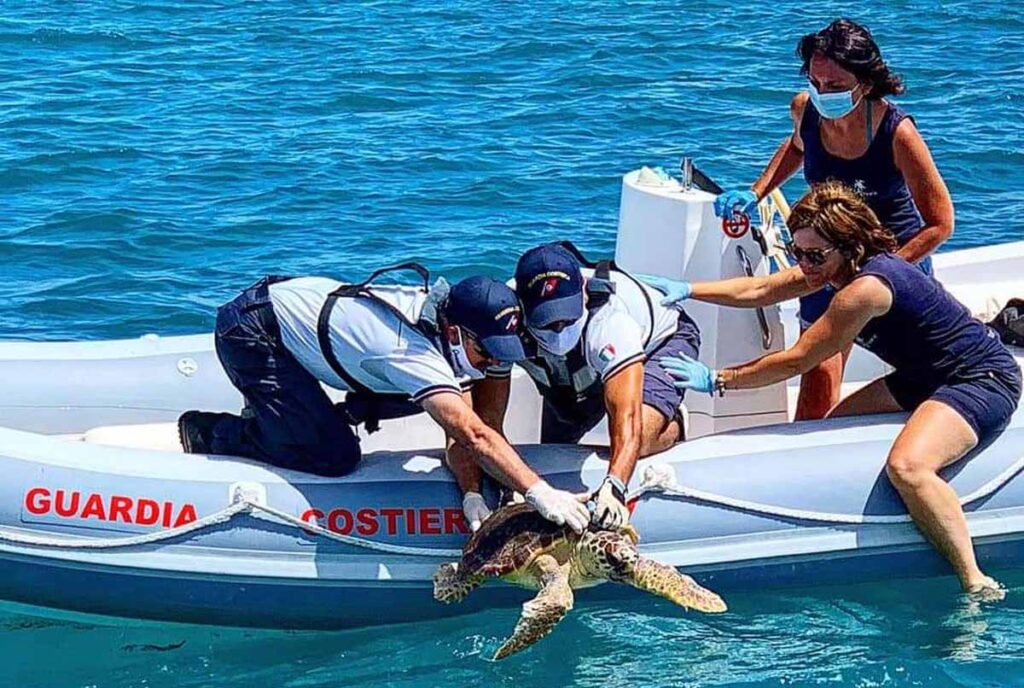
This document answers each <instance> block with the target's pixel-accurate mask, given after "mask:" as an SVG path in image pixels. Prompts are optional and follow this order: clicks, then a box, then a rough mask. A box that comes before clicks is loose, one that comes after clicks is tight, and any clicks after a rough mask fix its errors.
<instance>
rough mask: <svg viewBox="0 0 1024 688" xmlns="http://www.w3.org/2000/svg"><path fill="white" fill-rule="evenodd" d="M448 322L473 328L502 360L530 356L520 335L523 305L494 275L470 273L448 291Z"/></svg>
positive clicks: (482, 344)
mask: <svg viewBox="0 0 1024 688" xmlns="http://www.w3.org/2000/svg"><path fill="white" fill-rule="evenodd" d="M445 315H446V317H447V318H448V322H449V323H451V324H452V325H458V326H459V327H464V328H466V329H467V330H469V331H470V332H471V333H472V334H473V336H474V337H475V338H476V340H477V342H479V344H480V346H481V347H483V349H484V351H486V352H487V353H488V355H490V356H491V357H493V358H495V359H497V360H499V361H501V362H502V363H514V362H516V361H522V360H524V359H525V358H526V350H525V349H523V342H522V340H521V339H519V323H520V322H521V320H522V309H521V308H520V306H519V299H518V298H516V294H515V292H514V291H512V290H511V289H510V288H509V287H508V286H507V285H505V284H503V283H501V282H499V281H498V280H495V279H491V278H490V277H467V278H466V279H464V280H462V281H461V282H459V283H458V284H456V285H455V286H454V287H452V289H451V291H450V292H449V293H448V306H447V308H446V310H445Z"/></svg>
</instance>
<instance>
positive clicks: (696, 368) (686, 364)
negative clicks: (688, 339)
mask: <svg viewBox="0 0 1024 688" xmlns="http://www.w3.org/2000/svg"><path fill="white" fill-rule="evenodd" d="M659 363H660V365H661V367H662V368H664V369H665V372H666V373H668V374H669V375H670V376H671V377H672V379H673V380H674V382H673V383H672V384H674V385H675V386H676V387H677V388H679V389H692V390H695V391H697V392H707V393H708V394H711V393H713V392H714V391H715V371H713V370H712V369H711V368H708V367H707V366H706V365H704V364H703V363H701V362H700V361H698V360H697V359H696V358H690V357H689V356H687V355H686V354H679V355H678V356H676V357H670V358H664V359H662V360H661V361H659Z"/></svg>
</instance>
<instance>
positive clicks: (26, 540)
mask: <svg viewBox="0 0 1024 688" xmlns="http://www.w3.org/2000/svg"><path fill="white" fill-rule="evenodd" d="M240 514H245V515H250V516H254V517H257V518H262V519H264V520H268V521H279V522H283V523H285V524H287V525H290V526H294V527H295V528H299V529H301V530H304V531H306V532H309V533H312V534H314V535H318V536H320V537H325V538H328V539H330V540H335V541H336V542H341V543H344V544H346V545H351V546H352V547H360V548H363V549H368V550H372V551H375V552H385V553H387V554H404V555H411V556H422V557H454V558H456V559H458V558H459V557H460V556H462V550H461V549H444V548H432V547H410V546H407V545H395V544H391V543H388V542H377V541H375V540H367V539H365V538H360V537H355V536H352V535H344V534H342V533H336V532H334V531H332V530H328V529H327V528H324V527H323V526H321V525H320V524H318V523H310V522H309V521H304V520H302V519H301V518H299V517H298V516H294V515H292V514H289V513H286V512H284V511H281V510H279V509H275V508H274V507H272V506H269V505H267V504H262V503H260V502H258V501H253V500H250V499H246V498H237V497H236V498H235V500H234V501H233V502H232V503H231V504H229V505H228V506H227V507H225V508H223V509H221V510H220V511H217V512H215V513H212V514H209V515H207V516H203V517H202V518H199V519H196V520H195V521H192V522H190V523H186V524H183V525H180V526H177V527H175V528H168V529H167V530H158V531H155V532H152V533H142V534H139V535H129V536H117V537H109V538H93V537H90V538H84V537H74V536H71V537H68V536H64V535H40V534H38V533H27V532H24V531H21V530H12V529H9V528H2V527H0V542H4V543H11V544H15V545H28V546H31V547H50V548H59V549H76V550H85V549H92V550H103V549H121V548H126V547H138V546H141V545H151V544H155V543H158V542H164V541H166V540H172V539H174V538H179V537H182V536H184V535H190V534H192V533H197V532H199V531H202V530H206V529H208V528H212V527H214V526H218V525H222V524H224V523H227V522H228V521H230V520H231V519H233V518H235V517H236V516H238V515H240Z"/></svg>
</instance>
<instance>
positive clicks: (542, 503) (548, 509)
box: [423, 393, 590, 532]
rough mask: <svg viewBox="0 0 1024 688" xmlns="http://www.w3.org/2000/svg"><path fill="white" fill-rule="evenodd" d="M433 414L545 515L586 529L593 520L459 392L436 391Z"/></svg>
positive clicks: (430, 404) (427, 404)
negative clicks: (552, 485) (537, 471)
mask: <svg viewBox="0 0 1024 688" xmlns="http://www.w3.org/2000/svg"><path fill="white" fill-rule="evenodd" d="M423 408H424V410H426V412H427V413H429V414H430V417H431V418H433V419H434V420H435V421H437V423H438V425H440V426H441V427H442V428H444V430H445V432H447V433H448V435H449V436H450V437H451V438H452V439H454V440H455V442H457V443H459V444H462V445H464V446H465V447H466V448H468V449H469V450H470V451H471V452H472V454H473V456H474V457H475V458H476V460H477V461H479V462H480V464H481V466H482V467H483V469H484V470H485V471H487V472H488V473H489V474H491V475H492V476H494V478H495V479H497V480H498V481H499V482H501V483H502V484H505V485H508V486H510V487H512V488H514V489H516V490H518V491H520V492H524V493H526V498H527V501H529V502H530V504H532V505H533V506H534V508H536V509H537V511H539V512H540V513H541V515H542V516H544V517H545V518H547V519H548V520H550V521H553V522H555V523H558V524H559V525H561V524H563V523H564V524H566V525H568V526H570V527H571V528H572V529H573V530H575V531H576V532H582V531H583V529H584V528H586V526H587V524H588V523H589V522H590V513H589V512H588V511H587V509H586V507H585V506H584V505H583V504H581V503H580V502H579V501H578V500H577V499H576V498H575V496H574V495H572V494H570V493H569V492H565V491H564V490H556V489H554V488H553V487H551V486H550V485H548V484H547V483H546V482H545V481H544V480H542V479H541V478H540V476H538V475H537V474H536V473H534V471H533V470H532V469H531V468H530V467H529V466H527V465H526V463H525V462H524V461H523V460H522V458H520V456H519V454H517V453H516V450H515V449H513V448H512V446H511V445H509V443H508V442H507V441H506V440H505V438H504V437H502V436H501V435H500V434H498V433H497V432H495V431H494V429H493V428H489V427H488V426H487V424H486V423H484V422H483V421H482V420H481V419H480V417H479V416H478V415H476V413H474V412H473V409H471V408H470V407H469V405H468V404H467V403H466V402H465V401H464V400H463V399H462V396H461V395H459V394H455V393H441V394H435V395H434V396H432V397H429V398H427V399H425V400H424V401H423Z"/></svg>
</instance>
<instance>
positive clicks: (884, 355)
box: [854, 253, 1016, 387]
mask: <svg viewBox="0 0 1024 688" xmlns="http://www.w3.org/2000/svg"><path fill="white" fill-rule="evenodd" d="M865 275H873V276H875V277H877V278H878V279H880V280H882V282H884V283H885V284H886V285H887V286H888V287H889V290H890V291H891V292H892V307H891V308H890V309H889V312H888V313H885V314H884V315H880V316H878V317H877V318H873V319H872V320H870V321H869V322H868V324H867V325H865V326H864V329H863V330H861V332H860V334H859V335H858V336H857V343H858V344H860V345H861V346H863V347H864V348H865V349H867V350H868V351H870V352H872V353H873V354H875V355H876V356H878V357H879V358H881V359H882V360H883V361H885V362H886V363H888V364H889V365H891V366H893V367H894V368H896V370H898V371H899V372H900V373H901V374H902V375H904V376H905V375H906V374H911V375H913V376H915V378H916V379H919V380H920V382H921V384H923V385H928V384H929V383H930V384H931V385H932V386H935V387H938V386H940V385H944V384H947V383H950V382H954V381H963V380H971V379H976V378H979V377H984V376H986V375H987V374H988V373H989V372H1000V371H1004V370H1005V369H1007V366H1013V367H1016V363H1015V362H1014V360H1013V356H1012V355H1011V354H1010V352H1009V351H1008V350H1007V349H1006V347H1005V346H1003V343H1002V342H1001V341H1000V340H999V337H998V336H996V334H995V332H993V331H992V330H990V329H989V328H988V327H987V326H986V325H984V324H983V323H982V322H981V321H979V320H976V319H974V318H973V317H971V314H970V312H969V311H968V310H967V307H966V306H964V305H963V304H962V303H960V302H959V301H957V300H956V299H955V298H953V297H952V296H951V295H950V294H949V292H947V291H946V290H945V289H944V288H943V287H942V285H941V284H940V283H939V281H938V280H936V279H935V278H934V277H931V276H930V275H926V274H924V273H923V272H921V270H920V269H919V268H917V267H916V266H914V265H912V264H911V263H908V262H907V261H905V260H903V259H902V258H900V257H898V256H895V255H893V254H891V253H880V254H878V255H874V256H872V257H870V258H868V259H867V260H866V261H865V262H864V265H863V266H861V269H860V272H859V273H857V275H856V276H855V277H854V279H857V278H860V277H864V276H865Z"/></svg>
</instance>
